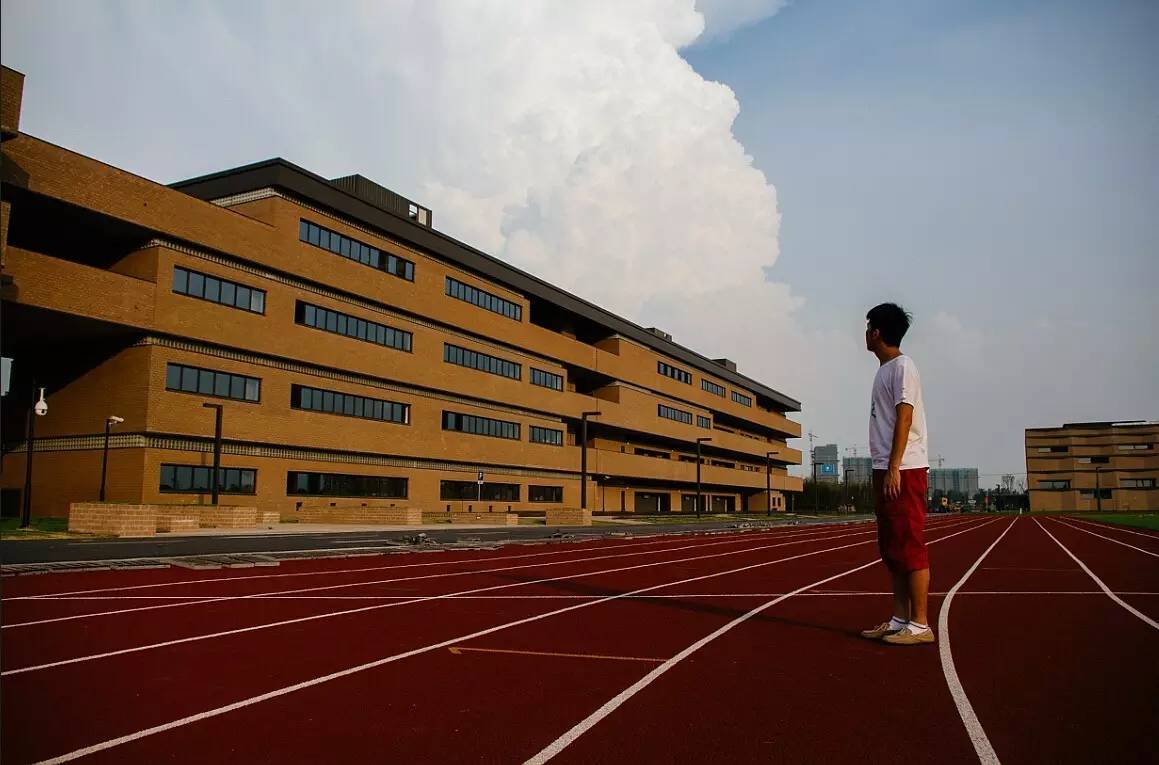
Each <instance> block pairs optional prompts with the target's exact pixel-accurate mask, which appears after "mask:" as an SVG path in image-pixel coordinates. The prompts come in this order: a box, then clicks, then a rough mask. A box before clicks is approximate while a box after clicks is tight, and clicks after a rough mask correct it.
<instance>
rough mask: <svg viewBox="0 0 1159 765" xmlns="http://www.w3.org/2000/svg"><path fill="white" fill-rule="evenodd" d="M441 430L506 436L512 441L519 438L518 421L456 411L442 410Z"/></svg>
mask: <svg viewBox="0 0 1159 765" xmlns="http://www.w3.org/2000/svg"><path fill="white" fill-rule="evenodd" d="M443 430H454V431H458V432H459V433H471V434H473V435H476V436H491V437H492V438H508V439H511V440H512V441H518V440H519V439H520V434H519V423H518V422H508V421H506V420H493V419H491V418H490V417H479V416H476V415H473V414H460V413H458V412H447V411H444V412H443Z"/></svg>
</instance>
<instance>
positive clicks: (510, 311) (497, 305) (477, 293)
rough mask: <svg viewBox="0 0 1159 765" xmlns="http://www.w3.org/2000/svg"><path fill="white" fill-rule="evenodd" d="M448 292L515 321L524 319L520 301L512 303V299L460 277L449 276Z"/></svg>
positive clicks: (456, 297) (454, 296) (458, 298)
mask: <svg viewBox="0 0 1159 765" xmlns="http://www.w3.org/2000/svg"><path fill="white" fill-rule="evenodd" d="M447 294H448V295H450V296H451V297H453V298H455V299H456V300H462V301H463V302H464V303H470V304H471V305H477V306H479V307H480V308H485V309H487V310H488V311H491V312H492V313H497V314H499V315H500V316H506V317H507V318H508V319H514V320H515V321H522V320H523V306H521V305H519V304H518V303H512V302H511V301H510V300H504V299H503V298H501V297H499V296H498V295H492V294H491V293H490V292H484V291H483V290H481V289H478V288H476V287H472V286H471V285H469V284H464V283H463V282H461V281H459V280H458V279H452V278H451V277H449V276H448V277H447Z"/></svg>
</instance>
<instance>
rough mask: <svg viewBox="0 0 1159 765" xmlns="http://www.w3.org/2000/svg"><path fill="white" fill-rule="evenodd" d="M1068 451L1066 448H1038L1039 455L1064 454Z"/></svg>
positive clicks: (1068, 448)
mask: <svg viewBox="0 0 1159 765" xmlns="http://www.w3.org/2000/svg"><path fill="white" fill-rule="evenodd" d="M1069 450H1070V447H1068V446H1040V447H1038V453H1039V454H1047V453H1050V454H1066V453H1067V451H1069Z"/></svg>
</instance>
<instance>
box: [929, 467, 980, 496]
mask: <svg viewBox="0 0 1159 765" xmlns="http://www.w3.org/2000/svg"><path fill="white" fill-rule="evenodd" d="M929 490H930V491H931V492H934V491H940V492H942V493H943V494H948V493H949V492H955V493H957V494H964V495H965V496H966V497H967V498H971V497H973V496H974V495H975V494H977V493H978V468H930V483H929Z"/></svg>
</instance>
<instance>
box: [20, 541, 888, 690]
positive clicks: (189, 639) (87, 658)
mask: <svg viewBox="0 0 1159 765" xmlns="http://www.w3.org/2000/svg"><path fill="white" fill-rule="evenodd" d="M850 536H864V535H863V534H838V535H835V536H833V537H829V538H826V539H818V540H806V541H816V542H829V541H833V540H836V539H843V538H846V537H850ZM872 541H873V540H865V541H863V542H854V543H852V544H850V545H846V546H847V547H853V546H856V545H863V544H869V543H870V542H872ZM794 544H799V542H778V543H777V544H772V545H763V546H760V547H752V548H745V549H743V550H729V551H727V552H721V553H712V554H710V555H699V556H691V557H687V558H677V559H676V560H668V561H654V562H652V563H642V564H638V565H635V566H623V567H620V568H612V569H604V570H598V571H590V572H581V573H577V574H568V575H565V576H557V577H549V578H546V579H536V580H531V581H527V582H512V583H508V584H500V585H493V586H490V587H477V588H474V589H470V590H463V591H461V592H451V593H444V594H441V595H427V596H423V597H418V598H411V599H409V600H402V601H396V602H392V603H380V604H378V605H373V606H363V607H361V608H351V609H346V610H344V611H331V612H327V613H322V614H313V615H311V616H302V617H298V618H295V619H284V620H282V621H277V622H269V623H265V624H257V625H254V626H251V627H240V628H238V629H232V630H223V631H220V632H213V633H209V634H204V635H191V636H189V637H184V638H177V639H174V640H166V641H163V642H159V643H150V644H147V645H140V646H134V647H132V648H122V649H119V650H115V651H106V652H104V653H98V654H89V655H86V656H77V657H74V658H72V659H62V660H60V661H54V662H48V663H45V664H35V665H31V666H27V667H20V668H17V669H9V670H5V671H3V672H0V677H7V676H9V675H18V674H23V673H25V672H35V671H38V670H42V669H50V668H52V667H60V666H64V665H67V664H77V663H80V662H85V661H95V660H97V659H105V658H109V657H112V656H122V655H124V654H129V653H139V652H141V651H148V650H152V649H154V648H164V647H166V646H172V645H180V644H183V643H193V642H197V641H201V640H210V639H213V638H219V637H228V636H230V635H240V634H244V633H247V632H257V631H258V630H264V629H271V628H273V627H284V626H286V625H290V624H301V623H303V622H310V621H317V620H319V619H330V618H333V617H337V616H346V615H349V614H357V613H365V612H367V611H378V610H382V609H386V608H396V607H398V606H405V605H410V604H412V603H427V602H430V601H433V600H449V599H453V598H456V597H459V596H462V595H472V594H476V593H480V592H492V591H495V590H503V589H508V588H514V587H526V586H528V585H533V584H545V583H547V582H557V581H567V580H574V579H577V578H580V577H589V576H601V575H604V574H612V573H617V572H621V571H634V570H637V569H642V568H652V567H655V566H665V565H669V564H672V563H683V562H687V561H696V560H707V559H711V558H723V557H728V556H731V555H743V554H747V553H751V552H760V551H762V550H769V549H773V548H777V547H787V546H789V545H794ZM831 549H844V548H831ZM808 554H814V553H808ZM608 557H625V556H602V558H608ZM602 558H595V559H594V560H600V559H602ZM785 560H792V558H786V559H785ZM564 562H566V563H575V562H577V561H564ZM564 562H560V563H553V564H548V565H561V564H562V563H564ZM519 568H528V567H527V566H520V567H519ZM692 581H696V580H692ZM646 591H647V590H640V591H639V592H646ZM617 597H620V596H617ZM593 602H599V601H593ZM158 607H160V606H158ZM25 623H26V624H27V623H30V622H25Z"/></svg>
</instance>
